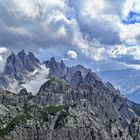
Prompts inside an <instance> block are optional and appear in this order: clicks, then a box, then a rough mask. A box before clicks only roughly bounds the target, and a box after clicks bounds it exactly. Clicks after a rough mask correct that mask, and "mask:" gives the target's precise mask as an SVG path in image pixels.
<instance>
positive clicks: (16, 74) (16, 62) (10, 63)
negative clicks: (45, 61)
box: [4, 53, 26, 80]
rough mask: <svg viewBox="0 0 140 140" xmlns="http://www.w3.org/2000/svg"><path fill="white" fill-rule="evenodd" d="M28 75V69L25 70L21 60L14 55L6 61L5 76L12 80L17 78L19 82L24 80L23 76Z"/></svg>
mask: <svg viewBox="0 0 140 140" xmlns="http://www.w3.org/2000/svg"><path fill="white" fill-rule="evenodd" d="M24 74H26V69H25V68H24V66H23V64H22V62H21V61H20V58H19V57H18V56H17V55H15V54H14V53H13V54H11V55H10V56H9V57H8V58H7V61H6V64H5V68H4V75H7V76H9V77H10V78H15V79H17V80H21V79H23V75H24Z"/></svg>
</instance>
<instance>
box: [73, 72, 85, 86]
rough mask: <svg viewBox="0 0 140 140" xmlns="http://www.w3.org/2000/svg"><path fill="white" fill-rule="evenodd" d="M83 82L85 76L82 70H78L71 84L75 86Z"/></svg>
mask: <svg viewBox="0 0 140 140" xmlns="http://www.w3.org/2000/svg"><path fill="white" fill-rule="evenodd" d="M82 82H83V77H82V74H81V71H76V72H75V73H74V75H73V76H72V78H71V84H72V85H73V86H78V85H80V84H81V83H82Z"/></svg>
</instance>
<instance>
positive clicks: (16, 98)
mask: <svg viewBox="0 0 140 140" xmlns="http://www.w3.org/2000/svg"><path fill="white" fill-rule="evenodd" d="M7 64H9V65H10V68H11V71H8V69H7V70H6V72H7V75H9V76H15V75H16V74H17V72H19V73H18V76H19V74H20V73H22V71H21V70H20V68H18V67H19V66H20V67H22V68H23V70H24V71H25V72H28V70H31V69H30V68H31V67H30V68H29V67H28V64H29V65H30V64H31V65H32V64H33V65H34V66H35V65H36V64H37V65H38V64H39V60H37V59H36V58H35V57H34V55H33V54H32V53H30V54H28V55H26V54H25V52H24V51H21V52H20V53H19V54H18V56H17V55H14V54H13V55H12V56H10V57H9V58H8V59H7ZM45 64H46V66H47V67H49V68H50V77H53V78H50V79H49V80H48V81H47V82H45V83H44V84H43V85H42V86H41V88H40V90H39V92H38V93H37V94H36V95H34V96H33V95H32V94H31V93H28V92H27V90H26V89H22V90H21V91H20V92H19V94H14V93H12V92H8V91H5V90H0V140H11V139H13V140H24V139H27V140H140V135H139V134H140V129H139V128H140V121H139V118H138V116H137V114H140V113H139V110H138V107H139V106H138V105H137V108H134V105H133V103H132V102H130V101H128V100H127V99H125V98H123V97H122V96H121V95H120V94H119V91H118V90H116V89H115V88H114V87H113V86H112V85H111V84H110V83H104V82H102V81H101V79H100V78H99V77H98V76H97V75H96V74H95V73H93V72H91V70H89V69H86V68H84V67H83V66H81V65H78V66H75V67H71V68H68V67H66V66H65V64H64V63H63V61H61V62H60V63H59V62H56V61H55V59H54V58H52V59H51V60H50V61H47V62H45ZM13 73H14V74H13ZM2 76H3V75H1V78H2ZM58 77H59V78H58ZM64 77H65V78H64ZM139 108H140V107H139ZM136 113H137V114H136Z"/></svg>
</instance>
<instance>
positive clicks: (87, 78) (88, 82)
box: [84, 71, 96, 85]
mask: <svg viewBox="0 0 140 140" xmlns="http://www.w3.org/2000/svg"><path fill="white" fill-rule="evenodd" d="M84 84H86V85H94V84H96V79H95V77H94V75H93V73H92V72H91V71H89V72H88V73H87V75H86V76H85V78H84Z"/></svg>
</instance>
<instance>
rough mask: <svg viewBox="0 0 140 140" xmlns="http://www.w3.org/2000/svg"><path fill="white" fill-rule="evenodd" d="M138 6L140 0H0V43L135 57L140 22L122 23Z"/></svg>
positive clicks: (96, 55) (98, 55)
mask: <svg viewBox="0 0 140 140" xmlns="http://www.w3.org/2000/svg"><path fill="white" fill-rule="evenodd" d="M139 5H140V2H139V0H124V1H122V0H117V1H112V0H100V1H97V0H92V1H91V0H76V1H75V0H73V1H71V0H51V1H50V0H23V1H22V2H21V1H18V0H11V1H9V0H1V3H0V16H1V19H0V36H1V39H0V45H2V46H6V47H7V48H11V49H14V50H20V49H22V48H24V49H26V50H30V51H36V52H37V51H38V50H41V49H42V50H46V52H47V50H49V51H50V50H51V49H52V50H53V51H57V50H59V49H60V50H62V51H61V52H60V53H65V52H66V51H68V50H76V51H78V55H80V53H81V54H82V55H85V56H86V57H88V58H89V59H91V60H93V61H100V60H107V59H110V58H112V57H117V56H119V55H133V57H134V59H140V57H139V55H138V52H139V49H138V48H139V45H137V46H136V44H138V43H139V39H138V38H139V36H140V31H139V28H140V24H139V23H138V22H137V23H133V24H131V22H129V24H125V23H127V20H129V21H131V20H130V18H132V17H131V16H129V15H130V12H133V13H140V10H139ZM133 18H137V17H136V16H133ZM123 21H125V23H124V22H123ZM133 22H135V20H133ZM125 44H135V47H133V49H134V48H135V49H134V50H133V49H132V47H131V49H130V48H129V49H128V48H126V47H127V46H126V45H125ZM136 48H137V49H136ZM64 50H66V51H64ZM135 50H136V51H135ZM40 55H41V53H40ZM43 55H44V54H43ZM59 55H60V54H59ZM62 55H64V54H61V55H60V56H62ZM70 56H71V57H73V58H74V57H75V58H76V55H74V53H71V54H70Z"/></svg>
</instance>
